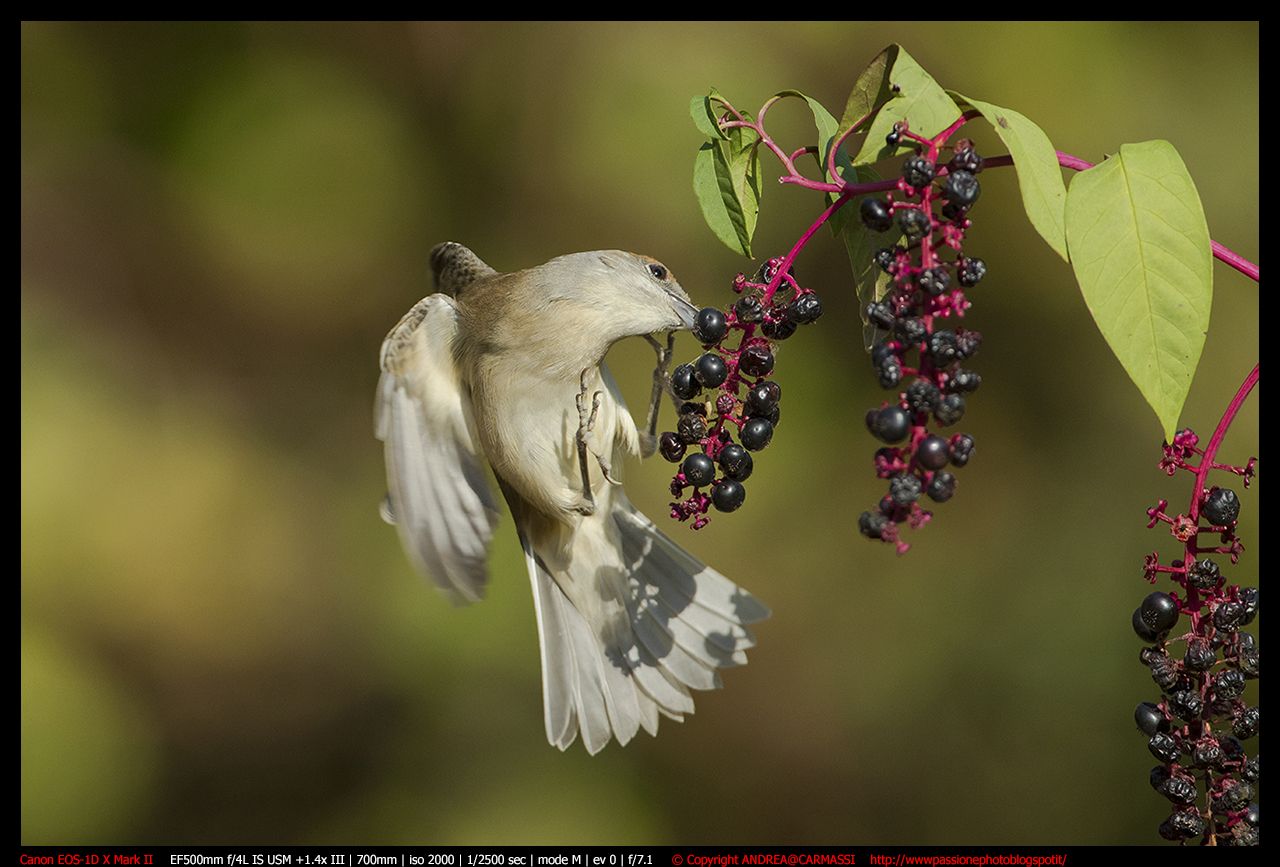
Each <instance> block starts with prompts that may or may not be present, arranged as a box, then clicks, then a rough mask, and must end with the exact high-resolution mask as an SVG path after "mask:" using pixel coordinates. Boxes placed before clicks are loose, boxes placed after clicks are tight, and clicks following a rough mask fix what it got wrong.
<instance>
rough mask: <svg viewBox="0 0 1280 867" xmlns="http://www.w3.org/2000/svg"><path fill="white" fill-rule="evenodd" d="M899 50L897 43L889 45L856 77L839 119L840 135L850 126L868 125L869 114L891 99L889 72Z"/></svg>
mask: <svg viewBox="0 0 1280 867" xmlns="http://www.w3.org/2000/svg"><path fill="white" fill-rule="evenodd" d="M901 50H902V46H901V45H898V44H897V43H894V44H893V45H890V46H889V47H888V48H886V49H885V50H884V51H881V52H880V53H879V54H877V55H876V56H875V59H874V60H872V61H871V62H870V63H869V64H867V68H866V69H864V70H862V72H861V73H860V74H859V75H858V80H857V81H855V82H854V83H853V90H851V91H850V92H849V98H848V99H847V100H846V101H845V104H844V116H843V117H841V118H840V132H841V133H843V132H844V131H845V130H847V129H849V127H851V126H855V125H858V124H863V125H865V124H866V123H869V122H870V120H871V117H870V116H871V113H872V112H874V111H875V110H876V109H877V108H879V107H880V106H882V105H884V104H885V103H886V102H888V101H889V100H890V99H892V98H893V95H894V94H893V91H891V90H890V89H889V70H890V69H892V68H893V62H894V61H895V60H897V58H898V52H899V51H901Z"/></svg>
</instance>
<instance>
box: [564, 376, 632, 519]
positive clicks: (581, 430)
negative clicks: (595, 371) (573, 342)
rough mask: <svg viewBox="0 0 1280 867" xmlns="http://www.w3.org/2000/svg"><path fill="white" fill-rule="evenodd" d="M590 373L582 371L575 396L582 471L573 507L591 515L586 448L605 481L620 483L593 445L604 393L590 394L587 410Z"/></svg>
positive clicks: (593, 508) (593, 504)
mask: <svg viewBox="0 0 1280 867" xmlns="http://www.w3.org/2000/svg"><path fill="white" fill-rule="evenodd" d="M590 373H591V371H590V369H587V370H584V371H582V376H581V378H580V379H579V382H580V383H581V384H582V388H581V390H580V391H579V392H578V394H577V397H576V398H575V402H576V403H577V406H578V433H577V435H576V437H575V440H576V441H577V445H578V469H579V470H581V471H582V501H581V502H580V503H579V504H578V505H577V506H575V507H574V511H576V512H577V513H578V514H580V515H593V514H595V511H596V499H595V495H594V494H593V493H592V492H591V474H590V472H589V471H588V469H587V451H588V450H590V452H591V454H593V455H595V458H596V462H597V463H598V464H599V465H600V472H601V474H603V475H604V478H605V481H607V482H608V483H609V484H611V485H621V484H622V483H621V482H619V481H618V480H617V479H615V478H614V477H613V475H612V469H613V467H612V466H611V464H610V462H609V460H608V459H607V458H605V457H604V455H603V453H602V451H603V450H601V449H598V448H595V446H594V437H592V434H593V433H594V432H595V426H596V417H597V416H598V415H599V413H600V401H601V400H602V399H603V397H604V393H603V392H601V391H597V392H595V393H594V394H592V395H591V409H590V410H588V409H587V393H588V392H589V391H590V390H591V389H590V388H588V386H587V377H588V376H589V375H590Z"/></svg>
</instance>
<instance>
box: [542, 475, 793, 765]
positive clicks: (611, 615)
mask: <svg viewBox="0 0 1280 867" xmlns="http://www.w3.org/2000/svg"><path fill="white" fill-rule="evenodd" d="M612 493H613V497H612V498H611V499H612V503H611V504H609V507H608V508H604V509H601V511H600V512H597V514H595V515H592V516H590V517H587V518H584V519H583V520H582V522H581V524H579V525H578V526H577V527H576V528H575V529H574V530H573V531H572V532H567V531H566V532H563V533H559V534H555V533H550V534H549V533H547V532H546V529H547V528H545V527H544V528H542V529H543V531H544V532H542V533H526V532H523V531H522V533H521V541H522V543H523V544H524V550H525V557H526V560H527V562H528V566H529V577H530V580H531V581H532V584H533V597H534V607H535V609H536V611H537V617H538V635H539V639H540V643H541V648H542V683H543V701H544V706H545V714H546V724H547V739H548V740H549V741H551V743H552V744H554V745H555V746H557V747H559V748H560V749H562V750H563V749H567V748H568V747H569V745H570V744H572V743H573V741H574V739H575V738H576V737H577V734H578V732H579V731H581V732H582V741H583V744H584V746H586V748H587V752H589V753H591V754H595V753H597V752H599V751H600V750H601V749H603V748H604V747H605V745H606V744H608V743H609V740H610V738H611V737H616V738H617V739H618V742H619V743H622V744H625V743H627V742H628V741H629V740H631V738H632V737H634V736H635V734H636V732H637V731H638V730H639V729H641V728H643V729H644V730H645V731H647V732H649V734H651V735H654V734H657V731H658V720H659V718H660V715H661V716H667V717H670V718H671V719H674V720H676V721H683V719H684V715H685V714H687V713H692V712H693V699H692V697H691V696H690V692H689V691H690V690H692V689H716V688H719V687H720V686H721V682H720V675H719V673H718V671H717V670H718V669H720V668H727V667H731V666H735V665H745V664H746V662H747V656H746V651H747V648H749V647H752V646H754V645H755V639H754V638H753V637H752V635H751V632H750V631H749V630H748V629H747V628H746V624H748V623H753V622H755V621H758V620H763V619H765V618H766V617H768V616H769V609H768V608H766V607H765V606H764V605H762V604H761V603H760V602H758V601H757V600H756V599H755V597H753V596H752V595H751V594H750V593H748V592H747V591H745V590H743V589H742V588H741V587H739V586H737V585H736V584H734V583H733V582H732V581H730V580H729V579H728V578H726V577H725V576H723V575H721V574H720V573H719V572H716V571H715V570H714V569H711V568H708V567H707V566H705V565H703V564H702V563H701V562H699V561H698V560H697V559H696V558H695V557H693V555H691V554H689V553H688V552H687V551H685V550H684V549H682V548H681V547H680V546H679V545H677V544H676V543H675V542H673V541H671V540H670V539H668V538H667V537H666V535H664V534H663V533H662V531H661V530H659V529H658V528H657V527H656V526H654V524H653V522H652V521H650V520H649V519H648V518H646V517H645V516H644V515H642V514H641V513H640V512H639V511H637V510H636V508H635V507H634V506H632V505H631V503H630V501H629V500H628V499H627V498H626V495H625V494H623V493H622V492H621V491H620V490H617V489H615V490H614V491H613V492H612ZM602 505H603V504H602ZM530 529H532V528H530Z"/></svg>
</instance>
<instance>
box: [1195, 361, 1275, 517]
mask: <svg viewBox="0 0 1280 867" xmlns="http://www.w3.org/2000/svg"><path fill="white" fill-rule="evenodd" d="M1257 384H1258V365H1256V364H1255V365H1254V366H1253V370H1251V371H1250V372H1249V375H1248V376H1246V377H1245V378H1244V382H1242V383H1240V388H1239V389H1238V390H1237V391H1236V396H1235V397H1233V398H1232V399H1231V403H1230V404H1228V405H1227V411H1226V412H1224V413H1223V414H1222V418H1221V419H1220V420H1219V421H1218V426H1217V428H1215V429H1214V431H1213V436H1211V437H1210V438H1209V444H1208V445H1207V446H1205V447H1204V459H1203V460H1201V461H1200V469H1199V470H1198V471H1197V472H1196V487H1195V490H1193V491H1192V492H1191V507H1190V509H1189V510H1188V514H1189V515H1190V517H1191V520H1193V521H1197V520H1199V518H1200V494H1201V493H1202V492H1203V491H1204V482H1205V479H1207V478H1208V476H1209V470H1211V469H1213V459H1214V457H1215V456H1216V455H1217V453H1218V446H1220V445H1222V439H1223V437H1225V436H1226V435H1227V429H1228V428H1230V427H1231V422H1233V421H1235V417H1236V413H1238V412H1239V411H1240V407H1241V406H1242V405H1243V404H1244V402H1245V398H1247V397H1248V396H1249V392H1251V391H1253V387H1254V386H1255V385H1257Z"/></svg>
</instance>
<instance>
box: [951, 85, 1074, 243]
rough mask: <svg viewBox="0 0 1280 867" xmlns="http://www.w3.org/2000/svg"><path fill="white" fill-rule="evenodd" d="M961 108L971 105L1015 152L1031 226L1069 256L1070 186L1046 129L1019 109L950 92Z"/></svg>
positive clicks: (1016, 168)
mask: <svg viewBox="0 0 1280 867" xmlns="http://www.w3.org/2000/svg"><path fill="white" fill-rule="evenodd" d="M948 93H950V94H951V95H952V96H953V97H955V99H956V101H957V102H959V103H961V106H962V107H966V106H971V107H973V108H975V109H977V110H978V112H980V113H981V114H982V116H983V117H984V118H986V119H987V120H988V121H990V123H991V127H992V128H993V129H994V130H995V131H996V135H998V136H1000V141H1002V142H1004V144H1005V147H1007V148H1009V153H1010V154H1012V155H1013V167H1014V170H1015V171H1016V172H1017V174H1018V186H1019V187H1020V188H1021V190H1022V207H1023V208H1024V209H1025V210H1026V212H1027V218H1028V219H1030V220H1031V225H1032V226H1034V227H1035V229H1036V231H1037V232H1039V233H1040V237H1042V238H1044V240H1045V243H1047V244H1048V245H1049V246H1050V247H1052V248H1053V251H1054V252H1055V253H1057V254H1058V255H1059V256H1061V257H1062V258H1063V260H1064V261H1065V260H1066V259H1067V230H1066V217H1065V215H1064V212H1065V210H1066V206H1067V186H1066V184H1064V183H1063V182H1062V168H1061V166H1059V165H1058V153H1057V151H1056V150H1054V147H1053V143H1052V142H1050V141H1049V137H1048V136H1047V135H1045V134H1044V130H1042V129H1040V127H1038V126H1036V125H1035V124H1034V123H1032V122H1031V121H1030V120H1028V119H1027V118H1026V117H1024V116H1023V115H1021V114H1019V113H1018V112H1016V111H1013V110H1011V109H1007V108H1001V107H1000V106H998V105H992V104H991V103H989V102H980V101H979V100H976V99H970V98H969V97H967V96H964V95H962V94H959V93H956V92H955V91H948Z"/></svg>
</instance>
